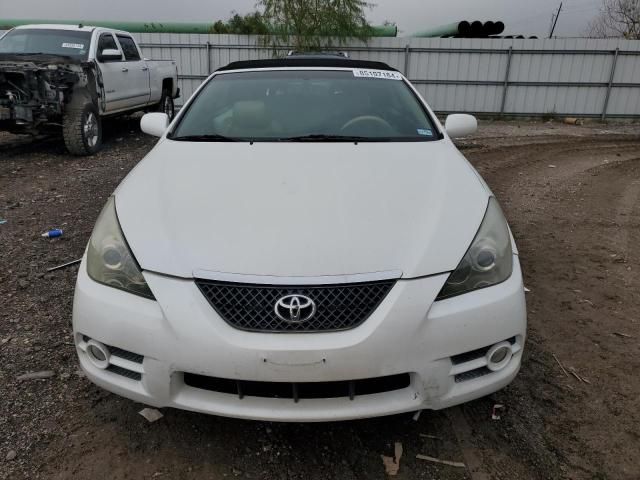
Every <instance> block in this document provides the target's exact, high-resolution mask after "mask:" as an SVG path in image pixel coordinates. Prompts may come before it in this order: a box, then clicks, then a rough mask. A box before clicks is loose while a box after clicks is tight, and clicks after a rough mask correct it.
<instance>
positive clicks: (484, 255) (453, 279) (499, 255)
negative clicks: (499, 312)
mask: <svg viewBox="0 0 640 480" xmlns="http://www.w3.org/2000/svg"><path fill="white" fill-rule="evenodd" d="M512 270H513V252H512V249H511V236H510V235H509V227H508V226H507V221H506V220H505V218H504V214H503V213H502V210H501V209H500V205H498V201H497V200H496V199H495V198H494V197H491V198H490V199H489V205H488V207H487V211H486V213H485V214H484V218H483V219H482V224H481V225H480V229H479V230H478V233H476V236H475V238H474V239H473V242H471V246H470V247H469V249H468V250H467V253H465V255H464V257H462V260H461V261H460V263H459V264H458V266H457V267H456V269H455V270H454V271H453V272H451V274H450V275H449V278H448V279H447V282H446V283H445V284H444V286H443V287H442V290H440V293H439V294H438V296H437V297H436V300H442V299H443V298H449V297H453V296H455V295H460V294H461V293H466V292H470V291H472V290H477V289H479V288H484V287H489V286H491V285H496V284H497V283H500V282H504V281H505V280H506V279H507V278H509V277H510V276H511V271H512Z"/></svg>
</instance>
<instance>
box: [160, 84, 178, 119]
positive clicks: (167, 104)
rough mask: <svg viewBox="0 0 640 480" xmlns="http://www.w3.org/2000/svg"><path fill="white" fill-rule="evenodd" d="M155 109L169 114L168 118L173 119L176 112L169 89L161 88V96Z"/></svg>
mask: <svg viewBox="0 0 640 480" xmlns="http://www.w3.org/2000/svg"><path fill="white" fill-rule="evenodd" d="M157 111H158V112H161V113H166V114H167V115H168V116H169V120H173V116H174V115H175V114H176V107H175V105H174V103H173V97H172V96H171V93H170V92H169V90H167V89H164V90H162V96H161V97H160V103H158V109H157Z"/></svg>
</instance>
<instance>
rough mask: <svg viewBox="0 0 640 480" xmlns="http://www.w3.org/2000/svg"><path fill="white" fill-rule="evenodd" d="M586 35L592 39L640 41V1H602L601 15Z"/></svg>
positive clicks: (589, 27)
mask: <svg viewBox="0 0 640 480" xmlns="http://www.w3.org/2000/svg"><path fill="white" fill-rule="evenodd" d="M586 33H587V35H589V36H590V37H598V38H612V37H622V38H627V39H630V40H640V0H602V6H601V7H600V13H598V15H597V16H596V17H595V18H594V19H593V20H592V21H591V22H590V23H589V25H588V26H587V31H586Z"/></svg>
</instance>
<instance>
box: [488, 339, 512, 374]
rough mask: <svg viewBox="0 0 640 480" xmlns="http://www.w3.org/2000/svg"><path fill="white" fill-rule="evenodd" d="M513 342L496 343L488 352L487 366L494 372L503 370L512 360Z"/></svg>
mask: <svg viewBox="0 0 640 480" xmlns="http://www.w3.org/2000/svg"><path fill="white" fill-rule="evenodd" d="M511 355H512V351H511V344H510V343H509V342H500V343H496V344H495V345H494V346H493V347H491V348H490V349H489V351H488V352H487V357H486V358H487V368H488V369H489V370H491V371H493V372H497V371H498V370H502V369H503V368H504V367H506V366H507V364H508V363H509V361H510V360H511Z"/></svg>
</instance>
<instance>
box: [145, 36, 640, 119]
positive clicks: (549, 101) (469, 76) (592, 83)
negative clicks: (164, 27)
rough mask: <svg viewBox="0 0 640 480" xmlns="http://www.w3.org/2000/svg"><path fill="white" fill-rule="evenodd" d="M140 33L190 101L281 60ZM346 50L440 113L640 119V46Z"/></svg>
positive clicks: (594, 43)
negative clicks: (221, 79) (392, 74)
mask: <svg viewBox="0 0 640 480" xmlns="http://www.w3.org/2000/svg"><path fill="white" fill-rule="evenodd" d="M136 36H137V38H138V41H139V42H140V44H141V45H142V48H143V50H144V53H145V55H146V56H148V57H149V58H160V59H170V58H172V59H175V60H177V61H178V66H179V71H180V82H181V88H182V92H183V100H185V99H186V98H188V97H189V96H190V95H191V93H192V92H193V91H194V89H195V88H196V87H197V86H198V85H199V84H200V83H201V82H202V81H203V80H204V79H205V78H206V77H207V76H208V74H209V73H210V72H212V71H214V70H215V69H216V68H218V67H220V66H223V65H226V64H227V63H229V62H231V61H235V60H248V59H256V58H271V57H272V56H273V55H274V51H273V49H271V48H269V47H262V46H260V42H259V41H258V39H257V38H256V37H251V36H243V35H189V34H152V33H150V34H138V35H136ZM285 50H286V49H285ZM342 50H345V51H348V52H349V55H350V57H352V58H357V59H368V60H378V61H383V62H386V63H388V64H389V65H392V66H394V67H395V68H397V69H398V70H400V71H401V72H403V73H404V74H405V75H406V76H407V77H408V78H409V79H410V80H411V81H412V82H413V83H414V84H415V85H416V86H417V88H418V89H419V90H420V92H421V94H422V95H423V96H424V97H425V98H426V99H427V101H428V102H429V104H430V105H431V106H432V108H433V109H434V110H436V111H437V112H442V113H448V112H470V113H481V114H492V115H499V114H504V115H520V116H535V115H562V116H565V115H572V116H585V117H601V118H605V117H640V41H630V40H594V39H554V40H529V39H524V40H520V39H500V40H494V39H491V40H489V39H482V40H477V39H473V40H470V39H449V38H433V39H432V38H375V39H372V40H371V41H370V42H369V43H368V44H367V45H363V44H351V45H349V46H347V47H344V48H342Z"/></svg>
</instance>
